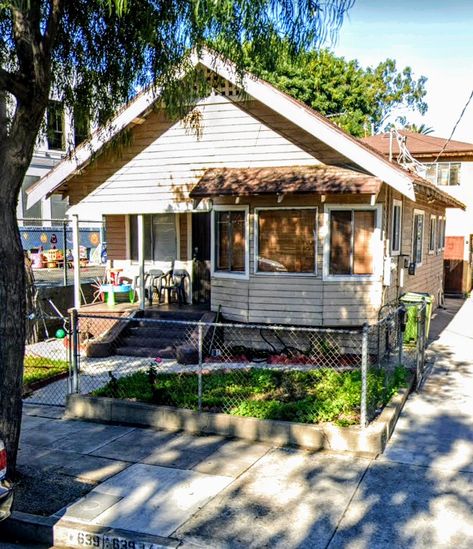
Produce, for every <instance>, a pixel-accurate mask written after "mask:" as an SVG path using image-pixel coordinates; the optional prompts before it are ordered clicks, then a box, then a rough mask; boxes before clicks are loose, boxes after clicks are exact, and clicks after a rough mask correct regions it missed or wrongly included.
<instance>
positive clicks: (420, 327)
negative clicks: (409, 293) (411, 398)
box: [416, 304, 426, 389]
mask: <svg viewBox="0 0 473 549" xmlns="http://www.w3.org/2000/svg"><path fill="white" fill-rule="evenodd" d="M425 316H426V306H425V304H423V306H422V307H421V308H420V309H419V310H418V311H417V347H416V355H417V356H416V389H418V388H419V387H420V384H421V382H422V376H423V374H424V349H425Z"/></svg>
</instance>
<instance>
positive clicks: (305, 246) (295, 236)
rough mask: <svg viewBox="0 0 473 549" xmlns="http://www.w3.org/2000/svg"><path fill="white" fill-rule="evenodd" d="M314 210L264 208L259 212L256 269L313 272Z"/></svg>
mask: <svg viewBox="0 0 473 549" xmlns="http://www.w3.org/2000/svg"><path fill="white" fill-rule="evenodd" d="M315 216H316V210H308V209H307V210H306V209H303V210H297V209H294V210H266V211H260V212H259V214H258V270H259V271H263V272H290V273H313V272H314V271H315V228H316V218H315Z"/></svg>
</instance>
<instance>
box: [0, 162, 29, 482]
mask: <svg viewBox="0 0 473 549" xmlns="http://www.w3.org/2000/svg"><path fill="white" fill-rule="evenodd" d="M25 171H26V170H25ZM15 172H16V173H15ZM19 177H20V187H21V181H22V179H23V176H22V175H21V172H20V171H19V170H18V169H16V170H15V169H11V165H9V163H7V164H3V165H2V166H1V167H0V204H1V208H0V227H1V231H0V304H1V305H0V436H1V437H2V438H3V440H4V442H5V445H6V448H7V453H8V454H7V455H8V466H9V468H8V475H9V477H10V478H13V476H14V473H15V464H16V454H17V448H18V440H19V436H20V426H21V411H22V400H21V398H22V385H23V354H24V347H25V320H26V307H25V269H24V260H23V250H22V246H21V240H20V233H19V231H18V224H17V221H16V196H14V194H15V193H14V192H12V191H13V187H14V186H15V185H14V181H15V179H16V180H18V178H19Z"/></svg>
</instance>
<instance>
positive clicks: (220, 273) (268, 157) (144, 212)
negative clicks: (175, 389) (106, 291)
mask: <svg viewBox="0 0 473 549" xmlns="http://www.w3.org/2000/svg"><path fill="white" fill-rule="evenodd" d="M195 63H198V64H199V65H200V66H201V67H202V69H203V70H205V71H206V73H207V77H208V79H209V81H210V82H211V83H212V92H211V93H210V94H209V96H208V97H203V98H202V99H201V100H200V101H198V103H197V104H196V105H193V106H192V109H193V111H192V112H193V117H192V118H193V119H194V120H196V119H197V120H199V127H198V129H197V131H193V130H192V129H191V128H189V126H188V125H187V124H186V123H185V121H183V120H178V121H176V120H172V119H170V118H169V117H168V116H167V115H166V112H165V111H164V110H163V109H162V108H160V104H159V96H157V95H156V93H154V92H152V91H144V92H142V93H140V94H139V95H138V96H137V97H136V98H135V100H133V101H132V102H131V103H129V104H128V105H127V106H126V107H124V108H123V109H121V110H120V112H118V114H117V115H116V117H115V118H114V119H113V120H112V121H111V122H110V123H109V124H108V125H107V127H105V128H100V129H99V130H98V131H96V132H95V133H94V134H93V135H92V137H91V138H90V140H89V141H88V142H86V143H84V144H82V145H81V146H79V147H78V148H77V149H76V150H75V151H74V153H73V154H72V155H71V157H70V158H67V159H65V160H64V161H63V162H61V163H60V164H59V165H58V166H56V168H55V169H53V170H52V171H51V172H50V173H49V174H48V175H46V176H45V177H43V178H42V179H41V180H40V181H39V182H38V183H37V184H36V185H35V186H34V187H32V188H31V189H30V192H29V197H28V204H29V205H32V204H34V203H35V202H37V201H38V200H40V199H41V198H43V197H45V196H49V195H51V194H52V193H61V194H62V195H63V196H67V197H68V198H69V202H70V205H71V208H70V210H69V214H70V215H72V216H75V219H76V220H79V221H80V220H81V219H89V218H90V217H91V216H94V217H95V215H96V214H100V215H102V216H103V219H104V221H105V224H106V234H107V251H108V258H109V260H110V261H112V262H113V264H114V266H116V267H123V268H125V267H133V266H136V267H137V268H138V267H140V266H141V269H142V271H143V270H146V269H149V268H151V266H152V265H153V264H155V263H156V262H159V261H169V260H179V261H181V262H187V263H185V265H186V266H187V269H188V270H189V273H190V274H191V277H192V285H193V292H189V295H188V296H187V297H188V299H189V300H190V299H191V298H192V296H193V297H194V301H199V300H202V299H206V298H209V307H210V308H211V310H213V311H216V310H218V309H220V310H221V314H222V316H223V317H224V318H225V319H228V320H233V321H238V322H246V323H248V322H249V323H277V324H296V325H315V326H334V327H338V326H359V325H361V324H363V323H364V322H367V321H368V322H373V321H376V319H377V317H378V313H379V311H380V308H381V307H382V306H383V305H384V304H386V303H389V302H392V301H393V300H396V299H397V298H398V297H399V296H400V295H401V294H402V293H404V292H406V291H410V290H414V291H422V292H429V293H431V294H433V295H434V296H435V298H436V300H437V299H438V298H439V296H440V295H441V293H442V287H443V282H442V273H443V249H444V240H445V231H444V227H445V209H446V208H447V207H449V208H463V204H462V203H461V202H460V201H459V200H457V199H455V198H454V197H452V196H450V195H448V194H447V193H445V192H443V191H442V190H441V189H439V188H438V187H437V186H435V185H433V184H432V183H430V182H428V181H427V180H425V179H423V178H421V177H419V176H418V175H417V174H415V173H410V172H408V171H406V170H405V169H403V168H401V167H400V166H399V165H397V164H396V163H393V162H390V161H389V160H388V159H386V158H385V157H384V156H383V155H382V154H380V153H379V152H378V151H376V150H374V149H373V148H371V147H370V146H368V145H366V144H364V143H362V142H360V141H359V140H357V139H355V138H353V137H352V136H350V135H348V134H346V133H345V132H344V131H342V130H341V129H340V128H338V127H337V126H335V125H334V124H332V123H331V122H330V121H329V120H328V119H327V118H325V117H324V116H322V115H320V114H319V113H317V112H314V111H313V110H311V109H310V108H309V107H307V106H306V105H304V104H303V103H301V102H298V101H296V100H294V99H293V98H291V97H289V96H288V95H286V94H284V93H282V92H281V91H278V90H277V89H275V88H274V87H273V86H271V85H270V84H268V83H267V82H265V81H263V80H261V79H258V78H256V77H254V76H253V75H250V74H245V75H243V76H241V75H239V74H237V72H236V71H235V68H234V66H233V65H232V63H230V62H228V61H224V60H222V59H221V58H216V57H215V56H214V55H212V54H211V53H210V52H203V53H202V54H201V55H200V56H199V57H198V58H196V60H195ZM243 92H244V93H243ZM123 130H127V131H128V134H127V135H128V137H129V139H128V140H127V144H124V145H122V146H121V147H120V148H119V152H117V150H116V148H115V149H114V148H113V147H107V144H108V143H109V142H110V141H111V140H113V139H115V138H116V136H117V135H119V134H120V133H121V132H123ZM181 265H182V263H181ZM196 265H197V266H198V268H196ZM76 282H77V277H76ZM209 294H210V296H209ZM141 305H142V306H145V303H144V299H143V300H142V303H141Z"/></svg>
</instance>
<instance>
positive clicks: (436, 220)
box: [429, 214, 439, 255]
mask: <svg viewBox="0 0 473 549" xmlns="http://www.w3.org/2000/svg"><path fill="white" fill-rule="evenodd" d="M432 227H435V228H434V232H433V234H432ZM438 227H439V218H438V216H437V215H435V214H430V225H429V255H432V254H434V253H435V252H436V251H437V246H438ZM432 236H433V238H434V241H433V243H432ZM432 244H433V247H432Z"/></svg>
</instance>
